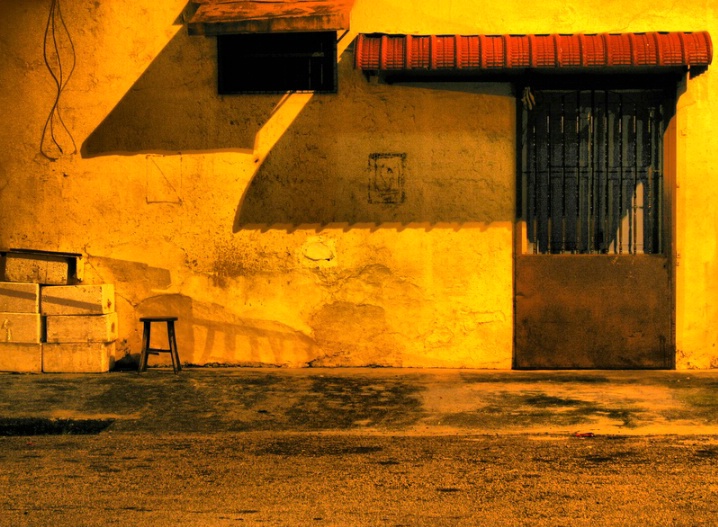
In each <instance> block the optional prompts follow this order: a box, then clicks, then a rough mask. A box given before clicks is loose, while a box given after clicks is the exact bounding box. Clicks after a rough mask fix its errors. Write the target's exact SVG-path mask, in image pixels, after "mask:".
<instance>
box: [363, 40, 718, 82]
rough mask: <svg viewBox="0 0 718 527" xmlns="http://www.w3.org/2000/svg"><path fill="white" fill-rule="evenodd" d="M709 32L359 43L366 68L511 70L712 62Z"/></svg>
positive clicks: (398, 69) (381, 69) (668, 65)
mask: <svg viewBox="0 0 718 527" xmlns="http://www.w3.org/2000/svg"><path fill="white" fill-rule="evenodd" d="M712 59H713V47H712V44H711V38H710V35H709V34H708V32H706V31H700V32H670V33H663V32H661V33H620V34H608V33H603V34H595V35H583V34H576V35H469V36H465V35H385V34H361V35H359V37H358V39H357V42H356V47H355V60H356V67H357V68H359V69H362V70H377V71H395V72H400V71H403V72H416V71H437V72H440V71H472V70H473V71H479V70H510V69H542V70H551V69H560V68H579V69H584V68H615V67H618V68H625V67H644V68H645V67H650V68H655V67H689V68H690V67H699V68H705V67H707V66H708V65H709V64H710V63H711V61H712Z"/></svg>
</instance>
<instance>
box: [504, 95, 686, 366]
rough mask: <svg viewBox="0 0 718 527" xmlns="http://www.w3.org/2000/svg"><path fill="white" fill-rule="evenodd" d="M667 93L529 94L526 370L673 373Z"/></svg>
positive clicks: (524, 166)
mask: <svg viewBox="0 0 718 527" xmlns="http://www.w3.org/2000/svg"><path fill="white" fill-rule="evenodd" d="M665 100H666V97H665V93H664V91H663V90H571V91H540V92H532V91H530V90H526V91H524V96H523V103H524V104H523V111H522V121H521V123H522V128H521V132H522V135H521V143H522V145H521V147H522V153H521V170H520V174H519V185H518V186H519V193H518V200H519V202H518V210H519V211H520V218H519V225H521V226H522V227H523V228H522V229H521V232H520V236H521V242H522V243H521V245H520V247H521V249H520V250H519V251H518V254H517V255H516V277H515V278H516V302H515V308H516V338H515V361H514V363H515V366H516V367H517V368H668V367H672V365H673V361H674V351H673V344H672V342H673V338H672V320H673V309H672V293H671V291H672V286H671V274H670V269H669V265H668V260H667V258H666V257H665V255H664V252H665V247H664V240H665V236H664V232H665V225H664V203H663V198H664V191H663V187H664V181H663V177H664V171H663V135H664V132H665V114H666V111H665V107H664V105H665V102H664V101H665Z"/></svg>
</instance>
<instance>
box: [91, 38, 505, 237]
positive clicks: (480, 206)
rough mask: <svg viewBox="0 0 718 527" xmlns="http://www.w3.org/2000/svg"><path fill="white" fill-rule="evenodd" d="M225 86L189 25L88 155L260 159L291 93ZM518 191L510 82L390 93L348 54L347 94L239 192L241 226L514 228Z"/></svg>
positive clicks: (96, 134)
mask: <svg viewBox="0 0 718 527" xmlns="http://www.w3.org/2000/svg"><path fill="white" fill-rule="evenodd" d="M216 77H217V68H216V47H215V39H213V38H205V37H190V36H189V35H187V31H186V29H184V28H183V29H181V30H180V31H179V32H178V33H177V34H176V35H175V37H174V38H173V39H172V40H171V41H170V42H169V43H168V45H167V46H166V47H165V48H164V49H163V51H162V52H161V53H160V54H159V55H158V56H157V57H156V59H155V60H154V61H153V62H152V63H151V64H150V66H149V67H148V68H147V70H146V71H145V72H144V73H143V74H142V75H141V76H140V78H139V79H138V80H137V81H136V82H135V84H134V85H133V86H132V88H131V89H130V90H129V91H128V92H127V94H126V95H125V96H124V97H123V98H122V99H121V100H120V102H119V103H118V104H117V106H116V107H115V108H114V109H113V110H112V111H111V112H110V113H109V114H108V116H107V117H106V118H105V120H104V121H103V122H102V123H101V124H100V125H99V126H98V127H97V128H96V129H95V130H94V131H93V132H92V134H91V135H90V136H89V137H88V138H87V140H86V141H85V142H84V144H83V145H82V155H83V157H96V156H103V155H118V154H119V155H123V154H124V155H136V154H141V153H156V154H163V153H164V154H166V153H178V152H181V153H183V154H184V153H193V152H202V153H206V152H223V151H225V152H226V151H232V152H238V151H239V152H247V153H252V152H253V150H254V145H255V137H256V135H257V133H258V132H259V131H260V129H261V128H262V126H263V125H264V124H265V123H266V122H267V120H268V119H269V117H270V115H272V112H273V111H274V110H275V109H276V108H277V104H278V103H279V101H280V100H281V96H280V95H276V94H275V95H234V96H221V95H218V94H217V79H216ZM199 176H200V177H202V175H199ZM206 177H207V178H208V179H209V175H206ZM514 188H515V98H514V97H513V95H512V94H511V91H510V87H509V86H508V85H507V84H491V83H444V84H431V83H420V84H419V83H417V84H413V85H383V84H377V83H375V82H369V81H367V79H366V78H365V77H364V75H363V74H362V72H360V71H357V70H355V69H354V66H353V55H352V52H351V51H348V52H345V53H344V54H343V55H342V57H341V60H340V63H339V92H338V93H337V94H325V95H315V96H314V97H313V98H312V99H311V101H310V102H309V104H308V105H307V106H306V107H305V108H304V110H303V111H302V112H301V113H300V114H299V117H298V118H297V119H296V120H295V121H294V122H293V123H292V124H291V125H290V126H289V128H288V130H286V131H285V133H284V135H283V136H282V138H281V139H280V140H279V142H278V143H277V144H276V145H275V147H274V149H273V150H272V152H271V153H270V154H269V156H268V157H267V159H266V160H265V162H264V164H263V165H262V166H261V168H260V169H259V171H258V172H257V173H256V174H255V177H254V179H253V181H252V182H251V184H250V185H249V186H248V187H245V188H238V189H236V193H237V197H236V199H237V201H238V205H237V210H236V216H235V219H234V225H233V230H234V232H238V231H239V230H246V229H253V228H261V229H266V228H269V227H272V228H277V227H280V228H285V227H286V228H288V229H290V230H291V229H294V228H296V227H298V226H300V225H320V226H326V225H329V224H344V225H349V226H351V225H356V224H372V223H373V224H375V225H382V224H389V223H391V224H402V225H407V224H410V223H411V224H413V223H421V224H430V225H435V224H437V223H465V222H482V223H485V224H489V223H491V222H495V221H502V222H503V221H512V220H513V211H514Z"/></svg>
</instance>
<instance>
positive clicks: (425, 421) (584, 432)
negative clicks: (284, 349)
mask: <svg viewBox="0 0 718 527" xmlns="http://www.w3.org/2000/svg"><path fill="white" fill-rule="evenodd" d="M103 430H107V431H112V432H117V433H121V432H132V433H143V432H151V433H163V434H164V433H170V434H171V433H213V432H290V433H291V432H296V433H305V432H310V433H325V432H326V433H332V434H337V433H339V434H369V435H370V434H379V435H386V434H392V435H407V436H412V435H477V434H478V435H502V434H548V435H561V436H563V435H573V436H588V437H590V436H600V435H609V436H616V435H618V436H621V435H684V436H688V435H715V434H718V371H716V370H694V371H603V370H601V371H493V370H467V369H451V370H446V369H394V368H327V369H318V368H307V369H283V368H185V369H184V370H182V371H181V372H180V373H179V374H174V373H173V372H172V370H171V369H167V368H150V369H149V370H148V371H147V372H145V373H142V374H138V373H137V372H134V371H120V372H111V373H106V374H11V373H0V436H1V435H6V436H7V435H49V434H73V433H77V434H80V433H88V434H90V433H97V432H100V431H103Z"/></svg>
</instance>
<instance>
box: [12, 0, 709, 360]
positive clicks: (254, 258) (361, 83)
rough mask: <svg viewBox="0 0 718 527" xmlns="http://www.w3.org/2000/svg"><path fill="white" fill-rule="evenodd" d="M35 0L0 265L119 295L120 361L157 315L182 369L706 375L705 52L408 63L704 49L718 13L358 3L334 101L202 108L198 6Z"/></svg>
mask: <svg viewBox="0 0 718 527" xmlns="http://www.w3.org/2000/svg"><path fill="white" fill-rule="evenodd" d="M46 4H47V5H45V3H27V2H22V3H12V5H9V6H5V12H6V15H7V16H5V17H3V20H2V21H1V22H0V26H2V34H3V35H5V36H4V37H3V38H2V40H0V50H1V51H2V56H3V66H2V68H0V81H1V83H2V86H3V87H4V89H3V91H2V93H0V108H1V109H2V115H3V116H4V117H5V126H4V127H3V128H2V129H1V130H0V138H1V144H2V145H4V148H3V149H2V151H0V220H1V221H0V247H4V248H35V249H42V250H52V251H65V252H73V253H81V254H82V255H83V262H84V264H83V266H84V278H83V279H84V282H85V283H98V284H99V283H111V284H114V287H115V291H116V295H117V305H116V309H117V313H118V317H119V341H118V342H119V345H118V347H117V355H116V359H117V360H131V359H132V358H133V357H134V358H136V356H137V354H138V353H139V347H140V339H141V326H140V323H139V318H140V317H142V316H148V315H172V316H177V317H179V321H178V323H177V335H178V343H179V348H180V355H181V357H182V360H183V362H185V363H190V364H196V365H209V364H222V365H267V366H288V367H304V366H396V367H452V368H453V367H460V368H502V369H508V368H512V367H516V368H644V367H645V368H674V367H675V368H678V369H694V368H697V369H707V368H715V367H718V350H717V349H716V342H717V341H718V327H717V324H716V321H717V320H718V307H717V306H716V303H715V302H714V301H713V299H714V298H715V297H716V294H717V293H718V268H717V265H718V259H717V258H716V252H717V251H718V245H717V244H716V234H717V233H718V208H716V207H715V206H714V205H713V203H714V202H713V199H712V198H713V197H714V196H716V194H718V183H717V182H716V181H718V178H715V177H714V172H715V171H716V169H715V168H714V167H715V165H714V163H713V157H714V153H715V152H716V151H718V137H717V136H716V134H715V133H714V132H713V126H712V125H713V123H714V122H715V120H716V117H717V116H718V102H716V98H715V95H714V94H715V93H718V82H717V81H716V75H715V73H714V72H713V71H712V69H711V67H710V66H709V63H710V59H709V58H704V59H701V60H702V62H701V63H700V65H699V67H693V66H692V65H691V64H694V63H691V62H690V60H692V59H690V60H688V62H685V61H684V62H681V63H677V64H674V63H670V64H669V63H668V62H669V61H668V59H667V58H666V55H660V56H659V54H656V55H655V57H656V58H655V61H654V63H651V64H649V65H648V66H650V67H647V66H646V64H642V65H641V64H635V63H631V64H630V65H629V66H627V67H618V66H620V64H618V65H617V64H616V63H613V62H612V63H611V64H610V66H611V67H608V66H607V67H606V68H597V69H590V68H586V67H584V66H581V67H567V66H566V64H567V63H566V62H565V61H566V60H568V59H567V58H562V59H561V60H559V59H556V61H557V62H556V64H554V65H553V66H551V67H549V66H546V65H544V66H542V67H536V65H535V64H529V65H528V66H526V65H520V66H519V65H517V64H519V63H518V62H513V63H511V64H513V66H511V67H508V68H507V67H504V68H503V69H501V68H499V69H494V70H492V69H491V68H489V67H486V66H483V67H477V68H476V71H470V72H467V71H465V68H463V69H464V71H459V70H461V69H462V68H461V67H460V64H453V65H452V66H451V67H448V68H445V69H442V68H441V65H440V64H439V59H440V58H442V57H443V58H446V56H448V55H446V54H445V55H446V56H445V55H440V54H437V52H436V51H432V50H433V49H437V48H428V47H427V48H412V47H411V46H413V45H418V44H416V42H418V41H419V37H423V36H426V37H427V38H431V37H432V36H434V37H441V38H443V39H444V40H443V41H442V42H443V44H442V45H444V44H445V45H449V44H450V45H451V46H453V47H452V48H451V49H452V50H453V55H452V56H453V57H454V59H456V58H457V57H459V56H462V57H463V56H468V55H465V54H461V53H458V52H457V51H456V50H457V47H456V46H457V45H458V46H463V45H464V42H465V41H464V40H461V39H462V38H468V37H476V38H477V39H478V40H477V41H476V42H477V44H476V46H481V45H485V44H486V42H488V40H486V39H487V38H488V37H494V36H497V35H504V36H505V37H503V40H501V43H500V46H501V50H503V51H502V52H503V53H504V56H506V55H507V54H508V53H507V51H508V50H509V47H507V46H509V45H510V44H506V43H507V42H511V43H518V42H519V41H518V40H516V41H513V40H510V38H512V37H510V36H511V35H513V36H514V37H513V38H518V37H519V36H526V38H528V36H529V35H530V36H532V37H531V38H532V39H533V40H532V42H534V43H535V42H536V39H537V38H539V39H540V38H541V36H542V35H564V36H565V37H566V38H569V37H570V38H573V39H574V41H572V42H574V43H578V42H579V41H581V42H584V40H581V39H582V38H583V37H581V36H586V35H588V36H591V35H603V34H612V35H624V36H626V38H628V37H627V36H628V35H643V34H646V33H650V34H651V35H654V34H655V35H664V36H665V35H668V37H666V38H668V39H669V40H668V41H667V42H666V43H665V46H666V47H665V48H663V47H661V44H660V42H658V40H655V41H654V42H655V43H656V44H655V46H657V48H656V49H657V50H658V49H659V48H660V50H664V49H665V50H671V49H673V48H672V47H671V46H673V45H676V46H678V47H679V48H681V49H685V47H686V46H693V47H694V48H696V49H697V50H698V51H700V52H702V53H704V55H706V54H707V55H706V56H710V55H711V54H712V49H711V44H710V37H709V35H716V34H718V19H717V17H716V14H717V13H716V11H717V9H716V6H715V5H714V4H713V3H712V2H684V3H683V4H681V5H676V4H675V3H674V2H669V1H667V0H666V1H663V0H654V1H651V2H647V1H642V0H638V1H636V2H632V3H630V4H625V3H623V2H621V3H619V2H610V1H609V2H603V3H600V4H596V3H595V2H588V1H581V2H574V3H572V4H571V5H570V6H566V5H565V3H564V2H559V1H549V2H544V3H542V4H541V5H540V6H536V7H535V8H532V9H527V8H526V4H525V3H522V2H514V1H510V2H500V3H497V4H495V5H494V4H492V5H490V6H487V5H485V4H483V3H480V2H473V1H469V0H465V1H453V2H438V1H434V0H420V1H413V2H406V1H399V0H396V1H391V0H356V2H354V4H353V6H351V10H350V27H349V28H348V31H346V32H345V31H338V32H337V33H336V34H337V40H338V43H337V51H336V61H337V62H336V63H337V68H336V92H335V93H312V92H287V93H254V94H248V93H242V94H237V93H230V92H232V89H227V90H224V91H225V93H222V91H223V90H222V88H221V86H218V76H221V75H219V74H218V68H219V65H218V64H219V61H218V43H217V37H215V36H212V35H210V36H207V35H191V34H190V31H188V26H190V27H191V20H192V17H193V15H194V14H196V13H195V10H196V7H197V6H196V5H192V4H189V5H188V4H187V2H186V1H175V0H161V1H155V2H136V1H133V2H130V1H126V0H117V1H112V2H95V3H90V4H88V3H84V2H75V1H70V0H64V1H63V2H62V3H61V4H60V2H47V3H46ZM60 7H61V9H62V12H61V13H60V12H59V11H58V9H59V8H60ZM58 15H61V16H58ZM703 32H705V35H707V39H704V40H703V41H701V42H702V43H699V44H696V43H695V40H691V39H693V38H694V37H695V35H696V34H700V35H703V34H704V33H703ZM377 35H378V39H379V41H378V42H375V41H374V40H372V39H373V38H374V39H375V38H377ZM382 35H383V36H385V37H386V38H385V39H384V42H385V45H386V46H387V47H385V48H381V49H380V48H379V47H378V46H380V45H381V36H382ZM407 35H408V36H410V37H412V38H413V40H415V41H416V42H414V43H413V44H407V39H406V37H407ZM449 37H450V39H449ZM479 37H483V38H484V41H486V42H484V41H482V40H481V38H479ZM591 38H593V37H591ZM640 38H643V37H632V39H631V38H629V39H628V40H626V42H629V46H630V43H635V42H639V41H640V42H642V43H643V44H644V47H645V46H648V44H646V41H645V40H640ZM655 38H656V39H658V38H659V37H658V36H657V37H655ZM660 38H663V37H660ZM392 39H393V40H392ZM686 39H689V40H686ZM435 40H436V39H435ZM589 40H590V39H589ZM388 41H391V42H393V44H394V45H393V47H391V43H389V44H386V42H388ZM360 42H361V43H362V46H364V45H366V46H365V47H364V48H363V49H364V51H365V52H366V56H365V59H366V61H364V59H362V58H361V57H359V56H358V54H359V53H360V51H361V50H360V49H359V44H360ZM457 42H458V43H459V44H457ZM466 42H468V41H466ZM491 42H492V43H493V44H492V45H493V46H494V49H497V46H499V44H497V43H496V42H495V41H493V40H492V41H491ZM527 42H528V41H527ZM552 42H554V43H560V40H558V39H556V40H554V41H552ZM686 42H688V44H686ZM482 43H483V44H482ZM584 44H585V42H584ZM371 45H373V46H375V48H374V50H375V51H371V50H370V48H369V46H371ZM429 45H430V44H426V46H429ZM435 45H438V44H435ZM472 45H473V44H472ZM556 45H558V44H556ZM563 45H564V46H568V47H570V45H571V42H569V41H566V42H564V44H563ZM576 45H577V46H578V45H579V44H576ZM681 46H683V47H681ZM696 46H697V47H696ZM407 49H408V50H412V49H426V50H428V51H426V52H425V53H426V54H427V55H426V57H427V60H428V61H429V63H428V65H422V64H421V63H419V65H418V66H416V67H415V68H412V67H411V65H412V64H414V63H412V60H415V59H416V57H417V55H416V53H415V54H414V55H413V58H412V57H411V56H410V57H407V53H406V50H407ZM458 49H464V48H460V47H459V48H458ZM466 49H468V48H466ZM475 49H480V48H479V47H477V48H475ZM481 49H485V48H481ZM511 49H516V48H515V47H514V48H511ZM566 49H568V48H566ZM580 49H582V50H584V51H582V52H580V53H583V55H580V53H579V55H580V56H579V61H580V60H581V57H583V58H584V59H585V58H586V57H588V56H589V55H588V54H587V53H586V52H585V47H584V48H580ZM630 49H634V48H630ZM691 49H693V48H691ZM367 50H369V51H367ZM401 50H403V51H401ZM527 53H528V52H527ZM656 53H658V52H656ZM449 55H450V54H449ZM529 55H530V53H528V54H527V57H528V58H526V60H530V57H529ZM392 57H393V58H394V59H393V60H396V61H399V62H401V64H400V65H397V64H398V62H397V64H394V66H395V67H392V64H393V63H392V61H391V60H389V59H391V58H392ZM594 58H595V57H594ZM374 59H376V60H377V61H379V62H377V63H376V64H374V65H372V62H371V61H372V60H374ZM613 59H616V60H618V59H617V58H616V57H612V58H611V60H613ZM387 60H389V62H387ZM442 60H443V59H442ZM467 60H468V59H467ZM477 60H479V59H477ZM506 60H509V59H506ZM511 60H513V59H511ZM382 61H383V62H382ZM629 62H630V59H629ZM505 64H506V63H505ZM688 66H691V67H690V68H689V67H688ZM429 70H431V71H429ZM70 73H71V76H69V74H70ZM53 75H54V77H53ZM228 75H229V73H225V74H224V79H225V80H227V79H228V78H229V77H228ZM68 76H69V78H68ZM280 78H281V76H280ZM55 79H58V80H57V81H56V80H55ZM331 91H332V90H330V92H331ZM58 94H59V97H58ZM56 102H57V104H55V103H56ZM58 111H59V113H58ZM601 123H603V124H601ZM558 211H560V212H558Z"/></svg>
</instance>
